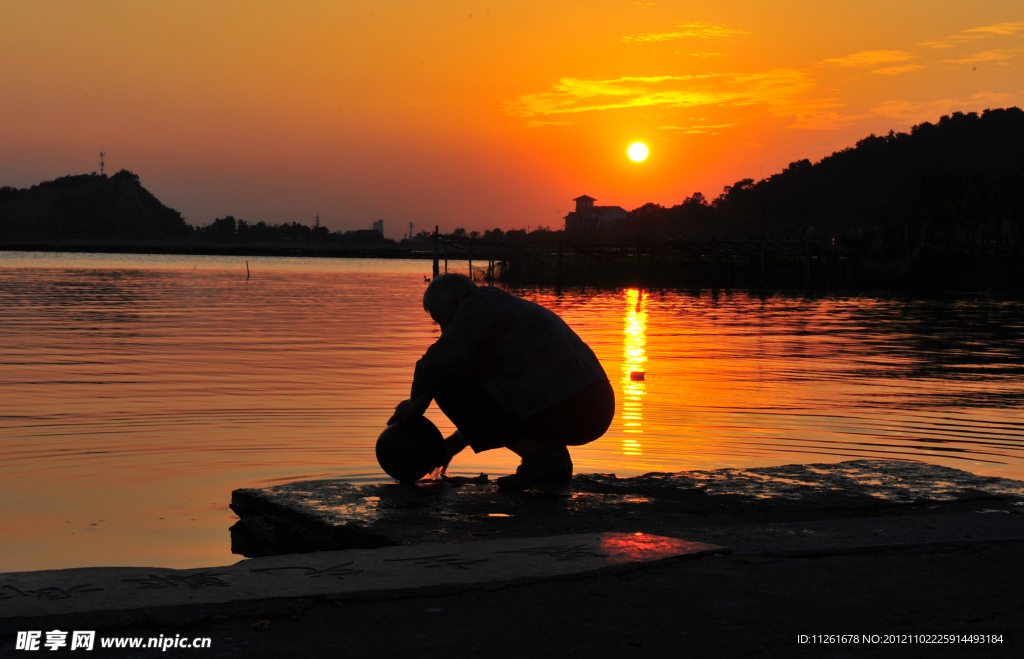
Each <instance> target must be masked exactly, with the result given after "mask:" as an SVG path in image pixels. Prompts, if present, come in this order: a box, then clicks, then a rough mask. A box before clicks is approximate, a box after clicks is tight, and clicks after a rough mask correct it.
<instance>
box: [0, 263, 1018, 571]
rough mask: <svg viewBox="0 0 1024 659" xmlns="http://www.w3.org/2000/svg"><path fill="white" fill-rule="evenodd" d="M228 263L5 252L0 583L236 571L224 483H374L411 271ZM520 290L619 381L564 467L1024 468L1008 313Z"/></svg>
mask: <svg viewBox="0 0 1024 659" xmlns="http://www.w3.org/2000/svg"><path fill="white" fill-rule="evenodd" d="M248 260H249V267H250V271H251V276H250V277H249V278H248V279H247V276H246V266H245V259H244V258H239V257H204V256H127V255H89V254H41V253H10V252H7V253H5V252H0V446H2V453H0V506H2V510H3V515H2V517H0V534H2V537H3V543H2V544H0V571H10V570H26V569H42V568H56V567H70V566H82V565H145V566H162V567H175V568H182V567H198V566H209V565H217V564H224V563H225V562H233V561H234V560H237V559H238V557H237V556H233V555H231V554H230V542H229V538H228V533H227V529H228V527H229V526H230V525H231V524H232V523H233V522H234V521H235V520H236V519H237V518H236V517H235V516H234V515H233V514H232V513H231V511H230V510H229V509H228V507H227V504H228V503H229V501H230V495H231V491H232V490H233V489H235V488H239V487H259V486H265V485H270V484H275V483H280V482H286V481H291V480H297V479H311V478H345V479H347V480H351V481H355V482H377V481H382V480H385V478H386V477H385V476H384V474H382V473H381V472H380V470H379V468H378V467H377V464H376V461H375V459H374V456H373V442H374V439H375V438H376V436H377V434H378V433H379V432H380V430H381V429H382V424H383V422H384V421H385V420H386V419H387V417H388V416H389V414H390V411H391V409H392V408H393V407H394V405H395V404H396V403H398V402H399V401H400V400H402V399H403V398H405V397H406V396H407V395H408V389H409V382H410V379H411V376H412V371H413V365H414V363H415V361H416V359H417V358H418V357H419V355H420V354H422V352H423V351H424V350H425V349H426V347H427V346H429V345H430V343H431V342H432V341H433V340H434V339H435V338H436V336H437V332H438V328H437V327H436V325H434V324H433V323H432V322H431V320H430V318H429V316H428V315H427V314H426V313H424V312H423V311H422V308H421V306H420V299H421V296H422V293H423V289H424V287H425V286H426V284H425V283H424V281H423V280H424V276H429V274H430V267H431V265H430V263H429V262H428V261H380V260H362V259H351V260H348V259H288V258H252V257H250V258H249V259H248ZM450 267H451V268H452V269H453V270H461V271H463V272H464V271H465V267H466V264H465V262H461V263H456V262H451V263H450ZM516 292H518V293H519V294H522V295H524V296H526V297H529V298H530V299H533V300H535V301H537V302H539V303H541V304H544V305H545V306H548V307H549V308H552V309H554V310H556V311H557V312H558V313H560V314H561V315H562V317H563V318H565V319H566V321H567V322H568V323H569V324H570V325H571V326H573V327H574V328H575V329H576V330H577V332H578V333H579V334H580V335H581V336H582V337H583V338H584V340H586V341H587V342H588V343H589V344H590V345H591V346H592V347H593V348H594V350H595V352H596V353H597V355H598V356H599V357H600V359H601V361H602V363H603V364H604V366H605V370H606V371H607V373H608V375H609V377H610V379H611V381H612V383H613V385H614V386H615V391H616V397H617V405H618V409H617V411H616V417H615V421H614V422H613V425H612V427H611V429H610V430H609V432H608V433H607V434H606V435H605V436H604V437H603V438H601V439H600V440H598V441H596V442H594V443H592V444H590V445H588V446H585V447H580V448H578V449H576V450H574V451H573V458H574V461H575V465H576V471H577V472H601V473H615V474H618V475H620V476H626V475H635V474H641V473H646V472H649V471H679V470H685V469H713V468H718V467H727V466H733V467H744V466H766V465H777V464H787V463H794V462H830V461H839V460H845V459H851V458H862V457H883V458H904V459H915V460H925V461H929V462H934V463H938V464H943V465H947V466H952V467H957V468H960V469H966V470H969V471H972V472H975V473H980V474H990V475H997V476H1005V477H1010V478H1024V441H1022V430H1024V422H1022V417H1024V415H1022V414H1021V409H1022V406H1024V405H1022V404H1024V379H1022V377H1021V376H1022V374H1024V359H1022V358H1024V304H1022V303H1020V302H1016V301H1005V300H997V299H989V298H970V297H958V298H949V299H941V300H907V299H903V298H890V297H881V296H876V297H872V296H857V297H847V296H822V297H817V298H801V297H791V296H770V297H767V298H766V299H760V298H758V297H756V296H750V295H747V294H742V293H736V294H722V295H718V296H713V295H711V294H710V293H709V292H707V291H703V292H699V293H694V292H677V291H665V292H659V291H640V290H637V289H622V290H603V291H594V290H572V291H565V292H563V293H562V294H561V295H556V294H555V292H554V291H553V290H550V289H531V290H521V291H516ZM634 371H643V372H644V373H645V374H646V375H645V378H644V379H643V380H635V379H632V378H631V377H630V373H632V372H634ZM428 416H429V417H430V418H432V419H433V420H434V421H435V422H436V423H437V424H438V425H439V426H440V427H441V428H442V430H444V431H446V432H447V431H450V430H451V429H452V428H451V424H450V423H448V422H447V420H446V419H445V418H444V417H443V415H441V414H440V413H439V412H438V411H437V410H436V409H435V408H431V410H430V411H429V412H428ZM517 463H518V459H517V458H516V457H515V456H514V455H512V454H511V453H510V452H508V451H505V450H497V451H490V452H486V453H482V454H479V455H475V456H474V455H472V454H471V453H467V454H464V455H460V456H459V457H458V458H456V461H455V462H454V463H453V465H452V470H453V472H455V473H464V474H472V475H475V474H477V473H479V472H480V471H484V472H486V473H489V474H491V475H492V476H494V475H500V474H503V473H507V472H510V471H512V470H514V469H515V466H516V464H517Z"/></svg>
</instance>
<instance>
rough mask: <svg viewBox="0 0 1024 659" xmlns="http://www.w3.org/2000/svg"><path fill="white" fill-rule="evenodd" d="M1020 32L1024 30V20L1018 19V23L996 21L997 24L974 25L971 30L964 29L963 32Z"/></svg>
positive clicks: (1003, 33) (1007, 33) (1002, 33)
mask: <svg viewBox="0 0 1024 659" xmlns="http://www.w3.org/2000/svg"><path fill="white" fill-rule="evenodd" d="M1018 32H1024V21H1017V22H1016V23H996V24H995V25H985V26H983V27H972V28H971V29H970V30H964V31H963V32H962V34H985V35H989V34H998V35H1002V36H1007V35H1010V34H1016V33H1018Z"/></svg>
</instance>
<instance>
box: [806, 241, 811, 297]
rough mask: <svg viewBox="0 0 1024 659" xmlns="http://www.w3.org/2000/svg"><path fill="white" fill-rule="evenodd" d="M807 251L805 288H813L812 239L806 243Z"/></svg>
mask: <svg viewBox="0 0 1024 659" xmlns="http://www.w3.org/2000/svg"><path fill="white" fill-rule="evenodd" d="M805 244H806V253H805V254H804V288H806V289H807V290H811V241H810V240H808V241H807V242H806V243H805Z"/></svg>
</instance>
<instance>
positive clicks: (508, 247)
mask: <svg viewBox="0 0 1024 659" xmlns="http://www.w3.org/2000/svg"><path fill="white" fill-rule="evenodd" d="M449 258H453V259H459V260H469V262H470V268H469V271H470V273H471V275H472V276H473V277H474V279H478V280H481V281H485V282H488V283H493V282H495V281H503V282H508V283H524V284H530V283H537V284H555V285H556V286H557V285H584V286H586V285H590V286H600V285H610V286H621V285H631V286H646V287H678V288H725V289H729V288H748V289H761V290H764V289H802V290H839V289H860V290H869V289H873V290H882V289H889V290H899V289H932V290H986V289H989V290H1012V291H1020V290H1024V258H1022V255H1021V253H1020V249H1019V248H1018V247H1016V246H1014V247H1012V248H1009V249H1007V248H1003V249H996V248H994V247H991V248H988V249H979V250H978V251H977V252H974V253H965V254H956V255H949V254H933V253H928V252H921V253H919V254H916V255H914V256H913V257H910V256H907V257H902V258H894V259H888V260H880V259H878V258H877V257H872V255H871V254H869V253H866V252H865V251H863V250H856V249H850V248H844V247H841V246H837V245H828V244H822V243H818V242H810V241H784V240H769V239H761V240H730V239H723V238H711V239H701V240H686V239H679V238H675V239H670V240H662V241H644V240H641V239H639V238H637V239H635V240H617V241H615V240H612V241H595V240H579V239H575V238H557V239H550V240H523V241H486V240H480V239H473V238H465V237H455V236H441V235H438V234H437V232H436V231H435V233H434V234H433V259H434V276H437V275H438V274H439V273H441V272H447V260H448V259H449Z"/></svg>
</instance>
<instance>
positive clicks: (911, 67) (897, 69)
mask: <svg viewBox="0 0 1024 659" xmlns="http://www.w3.org/2000/svg"><path fill="white" fill-rule="evenodd" d="M923 68H924V67H923V66H921V65H920V64H907V65H906V66H887V67H885V68H883V69H875V70H874V71H872V73H879V74H881V75H884V76H895V75H899V74H901V73H910V72H911V71H917V70H918V69H923Z"/></svg>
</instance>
